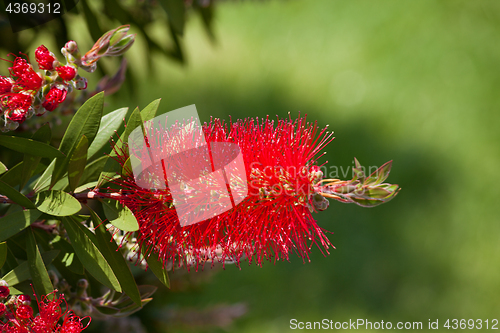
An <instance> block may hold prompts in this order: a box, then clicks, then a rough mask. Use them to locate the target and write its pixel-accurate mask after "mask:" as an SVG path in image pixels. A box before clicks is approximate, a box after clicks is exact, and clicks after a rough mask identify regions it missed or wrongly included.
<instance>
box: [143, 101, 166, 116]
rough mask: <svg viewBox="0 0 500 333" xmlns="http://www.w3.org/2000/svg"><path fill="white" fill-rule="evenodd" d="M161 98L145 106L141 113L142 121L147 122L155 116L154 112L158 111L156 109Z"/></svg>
mask: <svg viewBox="0 0 500 333" xmlns="http://www.w3.org/2000/svg"><path fill="white" fill-rule="evenodd" d="M160 102H161V98H158V99H156V100H154V101H152V102H151V103H149V105H148V106H146V107H145V108H144V109H143V110H142V111H141V118H142V121H148V120H151V119H153V118H154V117H155V116H156V112H157V111H158V107H159V106H160Z"/></svg>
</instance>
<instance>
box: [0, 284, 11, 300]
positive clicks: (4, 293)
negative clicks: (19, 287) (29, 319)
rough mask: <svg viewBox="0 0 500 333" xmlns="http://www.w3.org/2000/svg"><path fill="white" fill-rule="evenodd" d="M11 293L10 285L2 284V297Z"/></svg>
mask: <svg viewBox="0 0 500 333" xmlns="http://www.w3.org/2000/svg"><path fill="white" fill-rule="evenodd" d="M9 295H10V290H9V287H7V286H0V298H6V297H7V296H9Z"/></svg>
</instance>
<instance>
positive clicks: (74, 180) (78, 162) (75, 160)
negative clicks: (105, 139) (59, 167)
mask: <svg viewBox="0 0 500 333" xmlns="http://www.w3.org/2000/svg"><path fill="white" fill-rule="evenodd" d="M88 148H89V141H88V140H87V137H86V136H85V135H83V136H82V138H81V139H80V142H79V143H78V144H77V145H76V148H75V150H73V154H71V158H70V160H69V164H68V179H69V187H70V189H71V190H72V191H74V190H75V189H76V188H77V187H78V184H79V182H80V178H81V177H82V175H83V170H85V165H86V164H87V150H88Z"/></svg>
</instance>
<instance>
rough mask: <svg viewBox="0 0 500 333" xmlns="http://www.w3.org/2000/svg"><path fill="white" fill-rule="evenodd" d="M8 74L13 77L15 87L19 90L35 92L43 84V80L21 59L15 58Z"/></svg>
mask: <svg viewBox="0 0 500 333" xmlns="http://www.w3.org/2000/svg"><path fill="white" fill-rule="evenodd" d="M9 71H10V74H11V75H12V76H13V77H15V78H16V79H15V82H16V85H17V86H19V87H21V90H27V91H32V92H36V91H38V89H40V87H41V86H42V84H43V79H42V78H41V77H40V75H38V73H37V72H35V70H34V69H33V67H32V66H31V65H30V64H29V63H28V62H27V61H26V60H25V59H23V58H21V57H16V59H14V63H13V65H12V67H11V68H9Z"/></svg>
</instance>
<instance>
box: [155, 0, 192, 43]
mask: <svg viewBox="0 0 500 333" xmlns="http://www.w3.org/2000/svg"><path fill="white" fill-rule="evenodd" d="M159 2H160V5H161V6H162V7H163V9H164V10H165V11H166V12H167V16H168V21H169V23H170V25H171V26H172V27H173V29H174V30H175V32H176V33H178V34H179V35H181V36H182V34H183V33H184V24H185V20H186V17H185V16H186V14H185V12H186V5H185V4H184V0H160V1H159Z"/></svg>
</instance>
